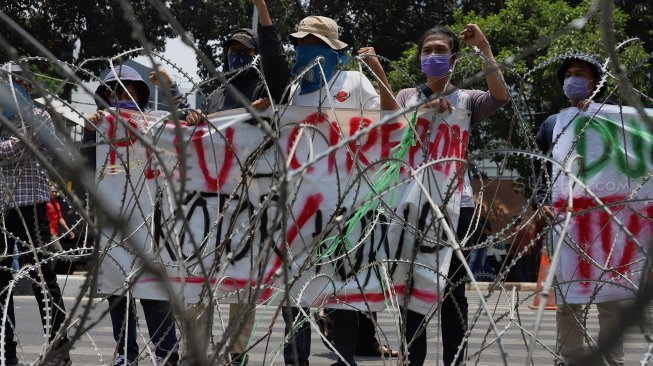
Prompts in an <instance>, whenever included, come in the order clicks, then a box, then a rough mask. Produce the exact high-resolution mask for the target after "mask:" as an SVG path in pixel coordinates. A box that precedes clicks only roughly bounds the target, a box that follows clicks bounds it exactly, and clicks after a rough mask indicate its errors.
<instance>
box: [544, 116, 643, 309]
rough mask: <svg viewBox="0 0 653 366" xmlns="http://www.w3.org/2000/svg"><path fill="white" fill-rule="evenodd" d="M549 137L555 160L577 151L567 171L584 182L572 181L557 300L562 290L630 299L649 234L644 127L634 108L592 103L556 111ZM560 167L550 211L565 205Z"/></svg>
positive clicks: (576, 299)
mask: <svg viewBox="0 0 653 366" xmlns="http://www.w3.org/2000/svg"><path fill="white" fill-rule="evenodd" d="M647 112H648V113H649V115H651V114H653V111H651V110H647ZM556 139H557V141H556ZM553 141H554V143H555V145H554V147H553V150H552V153H553V159H554V160H556V161H557V162H560V163H561V164H562V165H563V166H564V165H565V164H566V162H567V161H571V160H569V159H574V158H580V159H578V160H576V162H577V164H576V167H574V168H573V170H574V174H575V175H577V176H578V177H579V178H580V180H581V181H582V182H583V183H584V184H586V185H587V187H588V190H586V189H584V188H583V187H582V185H581V184H575V185H573V193H572V194H573V215H574V216H573V218H572V220H571V224H570V227H569V230H568V232H567V233H566V235H565V238H564V242H563V244H562V248H561V249H560V250H561V251H562V253H561V257H560V262H559V265H558V267H557V268H556V280H557V281H558V283H559V287H558V291H557V292H556V294H557V300H558V303H561V302H562V298H563V297H564V299H565V301H566V302H568V303H588V302H590V301H593V302H595V303H601V302H606V301H613V300H621V299H627V298H633V297H634V296H635V293H636V291H637V290H638V285H639V281H640V277H641V276H642V268H643V265H644V261H645V258H646V256H647V253H648V251H649V250H650V244H651V239H652V238H653V235H652V230H653V222H652V221H651V217H653V202H652V199H653V183H652V182H651V180H650V176H651V172H652V171H653V135H652V134H651V129H650V126H647V125H646V123H645V122H644V121H642V119H641V118H640V116H639V115H638V113H637V111H636V110H635V109H634V108H631V107H619V106H613V105H603V106H602V105H600V104H592V105H591V106H590V107H589V108H588V110H587V111H579V110H578V109H577V108H569V109H565V110H563V111H561V113H560V114H559V115H558V119H557V121H556V126H555V129H554V133H553ZM560 170H561V168H559V167H557V166H556V165H554V169H553V177H554V178H555V179H556V180H555V182H554V185H553V194H552V200H553V206H554V208H555V209H556V210H557V211H558V212H561V211H563V210H565V209H566V207H565V206H566V201H567V199H568V196H569V190H568V189H569V188H568V187H569V184H570V179H569V177H567V176H565V175H564V174H560ZM571 183H573V181H572V182H571ZM593 196H595V197H596V198H594V197H593ZM597 199H598V201H597ZM604 204H605V205H606V207H605V208H603V207H602V206H603V205H604ZM606 208H607V210H606ZM561 229H562V226H561V225H558V226H556V230H557V232H558V233H559V232H560V230H561ZM630 234H632V236H631V235H630ZM554 237H555V238H554V242H557V240H558V237H559V236H557V235H554Z"/></svg>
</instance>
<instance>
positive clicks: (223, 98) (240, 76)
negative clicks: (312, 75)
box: [204, 0, 290, 114]
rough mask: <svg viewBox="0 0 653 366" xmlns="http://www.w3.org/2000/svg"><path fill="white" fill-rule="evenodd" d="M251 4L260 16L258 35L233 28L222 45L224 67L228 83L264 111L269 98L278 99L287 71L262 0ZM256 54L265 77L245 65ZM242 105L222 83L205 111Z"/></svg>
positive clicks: (284, 86)
mask: <svg viewBox="0 0 653 366" xmlns="http://www.w3.org/2000/svg"><path fill="white" fill-rule="evenodd" d="M252 3H253V4H254V6H256V9H257V10H258V13H259V18H260V19H259V26H258V34H256V33H254V31H253V30H251V29H249V28H240V29H238V30H237V31H235V32H234V33H233V34H232V35H231V36H230V37H229V39H228V40H227V41H226V42H225V43H224V45H223V50H226V52H225V53H224V55H223V67H224V73H225V75H224V76H225V79H227V80H228V82H229V84H231V85H233V86H234V87H235V88H236V89H237V90H238V91H239V92H240V93H241V94H243V96H244V97H245V98H246V99H247V100H248V101H249V102H251V103H252V107H254V108H256V109H259V110H263V109H265V108H267V107H268V106H269V105H270V99H269V98H270V97H272V99H273V100H274V101H275V102H280V101H281V96H282V94H283V91H284V89H285V88H286V85H288V81H289V80H290V70H289V68H288V61H287V60H286V53H285V52H284V50H283V42H282V38H281V35H280V34H279V32H278V31H277V28H276V27H275V26H274V24H273V23H272V18H270V14H269V12H268V8H267V5H266V3H265V0H252ZM257 54H258V55H260V57H261V64H262V66H263V75H264V76H265V80H262V79H261V77H260V75H259V73H258V71H257V70H256V69H255V68H254V67H248V66H249V65H250V64H251V63H252V61H253V60H254V57H255V56H256V55H257ZM245 67H248V68H246V69H245ZM266 85H267V87H268V89H269V90H270V94H269V95H268V92H267V90H266ZM241 107H242V106H241V105H240V104H239V103H238V102H237V101H236V98H235V97H234V96H233V95H232V94H231V93H229V91H228V90H227V88H226V86H225V85H221V86H220V87H218V88H217V89H216V90H215V91H213V93H211V95H210V96H209V98H208V100H207V102H206V107H205V110H204V112H205V113H206V114H211V113H215V112H220V111H226V110H229V109H235V108H241Z"/></svg>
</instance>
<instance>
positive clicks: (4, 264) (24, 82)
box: [0, 64, 72, 366]
mask: <svg viewBox="0 0 653 366" xmlns="http://www.w3.org/2000/svg"><path fill="white" fill-rule="evenodd" d="M8 72H9V73H10V74H9V75H10V77H9V84H6V83H3V85H1V88H2V89H3V94H5V92H7V94H5V95H6V96H10V100H12V103H10V104H12V105H9V106H7V108H6V109H5V108H4V106H3V110H2V123H0V181H1V183H0V211H1V212H2V215H3V216H4V227H3V233H2V235H1V236H2V240H0V243H1V244H0V253H2V259H1V261H0V314H5V311H6V314H7V317H6V318H4V319H5V320H4V322H3V324H2V331H3V337H2V339H3V344H2V345H1V346H2V348H3V351H4V352H3V353H4V357H5V358H4V361H5V365H9V366H15V365H18V364H19V360H18V357H17V354H16V346H17V342H16V339H14V338H15V331H14V327H15V326H16V318H15V314H14V302H13V301H14V300H13V292H12V291H11V290H8V286H9V283H10V281H11V280H12V276H13V273H12V257H13V256H12V255H5V253H13V249H14V238H15V244H16V245H17V247H18V251H19V252H20V253H23V259H24V261H25V263H26V264H27V265H29V266H32V268H31V269H30V270H29V276H30V277H31V279H32V289H33V291H34V297H35V298H36V300H37V303H38V306H39V311H40V313H41V321H42V323H43V330H44V332H45V333H46V336H47V337H48V339H49V340H50V345H49V347H48V349H47V351H46V353H45V355H44V357H43V359H42V363H41V364H42V365H45V366H68V365H71V363H72V362H71V360H70V354H69V350H70V345H69V339H68V336H67V334H66V331H65V329H62V328H61V327H62V324H63V322H64V319H65V317H66V309H65V307H64V303H63V300H62V297H61V289H60V288H59V284H58V283H57V275H56V274H55V273H54V272H53V271H52V268H51V266H49V265H41V264H45V263H48V262H49V261H50V255H49V254H50V253H48V251H47V250H46V249H44V248H45V245H46V244H47V243H48V242H49V239H50V227H49V222H48V216H47V209H46V203H47V202H48V201H49V199H50V190H49V187H48V174H47V172H46V171H45V169H44V168H43V167H42V166H41V165H40V164H39V162H38V161H37V159H36V158H35V157H34V156H33V155H32V153H31V152H30V150H29V149H28V147H27V144H26V143H25V142H23V139H26V140H27V141H28V143H30V144H31V145H32V146H34V147H36V148H38V150H40V151H41V152H46V151H47V148H46V147H45V146H44V144H43V141H44V140H43V139H47V138H52V137H53V136H54V128H53V125H52V119H51V118H50V115H49V114H48V113H47V112H46V111H44V110H42V109H40V108H38V107H36V105H35V104H34V102H33V100H32V98H31V96H30V92H31V91H32V84H31V83H32V82H33V80H34V75H33V74H32V73H31V72H29V71H27V70H23V69H22V68H21V66H19V65H15V64H14V65H11V66H10V68H9V70H8ZM14 98H15V99H14ZM14 100H15V101H16V103H13V101H14ZM12 124H13V127H14V128H15V129H16V130H17V131H19V132H18V133H19V135H16V134H15V133H14V131H12V130H11V129H10V128H9V126H11V125H12ZM46 154H47V153H46ZM37 267H38V268H37ZM5 305H6V306H7V308H6V309H5Z"/></svg>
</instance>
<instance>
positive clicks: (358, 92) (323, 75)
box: [283, 16, 397, 366]
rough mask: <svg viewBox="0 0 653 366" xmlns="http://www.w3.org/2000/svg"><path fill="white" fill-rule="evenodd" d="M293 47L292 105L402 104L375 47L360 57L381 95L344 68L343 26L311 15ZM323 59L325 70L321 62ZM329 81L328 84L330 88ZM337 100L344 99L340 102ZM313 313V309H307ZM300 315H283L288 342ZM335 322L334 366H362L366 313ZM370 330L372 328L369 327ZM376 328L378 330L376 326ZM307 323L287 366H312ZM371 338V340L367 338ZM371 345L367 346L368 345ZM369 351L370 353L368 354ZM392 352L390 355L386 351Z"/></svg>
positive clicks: (339, 313) (336, 312)
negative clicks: (359, 357)
mask: <svg viewBox="0 0 653 366" xmlns="http://www.w3.org/2000/svg"><path fill="white" fill-rule="evenodd" d="M290 40H291V42H292V43H293V44H294V45H295V51H296V60H295V63H294V64H293V66H292V74H293V75H295V76H298V75H303V76H302V77H301V81H300V83H299V86H297V87H296V88H294V89H293V90H292V91H291V96H290V101H289V104H291V105H295V106H306V107H318V108H325V109H330V108H356V109H361V108H363V109H379V107H380V108H381V109H395V108H396V106H397V105H396V102H395V101H394V98H393V95H392V89H391V88H390V83H389V82H388V80H387V78H386V75H385V72H384V71H383V67H382V66H381V63H380V62H379V60H378V58H377V57H375V53H374V48H372V47H363V48H361V49H359V50H358V54H359V55H361V56H362V57H363V60H364V61H365V63H366V64H367V65H368V66H369V68H370V69H371V70H372V72H374V74H375V75H376V76H377V77H378V78H379V80H380V81H381V84H383V85H380V86H379V88H380V91H381V93H380V96H379V93H377V92H376V90H375V89H374V86H373V85H372V83H371V82H370V81H369V80H368V79H367V77H365V75H363V74H362V73H360V72H358V71H345V70H340V69H338V65H341V64H343V63H344V61H345V60H346V56H345V55H344V53H343V51H344V49H345V48H346V47H347V46H348V45H347V44H346V43H344V42H342V41H340V39H339V34H338V25H337V24H336V22H335V21H334V20H333V19H331V18H327V17H323V16H309V17H306V18H304V19H303V20H302V21H301V22H300V23H299V26H298V28H297V32H295V33H293V34H291V35H290ZM318 57H322V60H321V61H320V64H321V68H320V65H317V64H316V63H315V61H316V60H318ZM325 82H326V84H325ZM334 95H342V96H343V97H341V98H334ZM306 311H307V312H308V309H306ZM298 314H299V311H298V309H296V308H293V309H292V312H291V313H290V314H288V312H287V311H285V309H284V311H283V317H284V320H285V322H286V337H288V335H289V333H291V331H292V328H293V327H292V325H293V323H294V321H295V319H297V317H298ZM330 315H331V317H332V319H333V325H332V327H333V328H332V329H331V332H332V333H331V335H332V340H333V344H334V347H335V349H336V350H337V351H338V353H340V355H342V357H343V358H344V360H343V359H338V361H337V362H336V363H335V364H334V365H345V364H346V363H345V362H347V363H348V364H349V365H352V366H354V365H356V361H355V359H354V356H355V354H356V352H357V348H358V345H357V342H358V340H359V326H360V325H361V322H368V321H369V322H371V319H369V318H368V317H367V316H366V315H365V314H363V313H360V312H358V311H353V310H340V309H333V310H330ZM364 327H365V329H369V324H367V323H365V325H364ZM372 329H373V325H372ZM310 332H311V331H310V326H309V324H308V322H307V321H303V322H301V324H300V325H299V329H295V330H294V333H293V334H292V335H291V336H290V341H289V342H288V343H286V345H285V346H284V354H283V355H284V361H285V363H286V365H299V366H304V365H308V358H309V356H310V344H311V333H310ZM365 338H369V337H365ZM375 344H377V346H376V347H374V344H373V345H371V347H373V348H374V349H376V350H380V351H381V352H380V353H379V354H381V353H383V354H386V355H388V354H392V351H390V350H389V349H387V347H385V348H383V347H382V346H381V345H380V344H379V343H378V342H377V343H375ZM293 345H294V346H296V351H297V358H295V357H294V356H293ZM366 346H367V345H366ZM366 351H367V350H364V351H363V352H364V353H365V352H366ZM386 351H387V352H386Z"/></svg>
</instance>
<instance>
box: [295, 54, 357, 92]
mask: <svg viewBox="0 0 653 366" xmlns="http://www.w3.org/2000/svg"><path fill="white" fill-rule="evenodd" d="M295 52H296V54H297V55H296V59H295V64H294V65H293V66H292V70H291V73H292V74H293V75H299V74H300V73H301V72H302V71H303V70H304V69H305V68H306V67H307V66H308V65H310V64H311V63H312V62H313V61H315V59H316V58H318V57H320V56H322V57H323V58H324V60H322V61H321V64H322V69H323V70H324V79H326V80H327V81H329V80H331V78H332V77H333V75H334V74H335V73H336V66H338V64H339V63H341V62H342V63H344V61H345V56H344V55H341V54H340V53H339V52H338V51H335V50H334V49H332V48H331V47H329V46H327V45H322V44H306V45H300V46H297V47H295ZM320 72H321V71H320V66H319V65H317V64H316V65H315V66H313V67H312V68H311V69H310V70H308V71H307V72H306V73H305V74H304V77H303V78H302V81H301V84H300V91H299V94H307V93H312V92H314V91H316V90H318V89H320V87H321V86H322V85H323V80H324V79H323V77H322V75H321V74H320Z"/></svg>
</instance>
